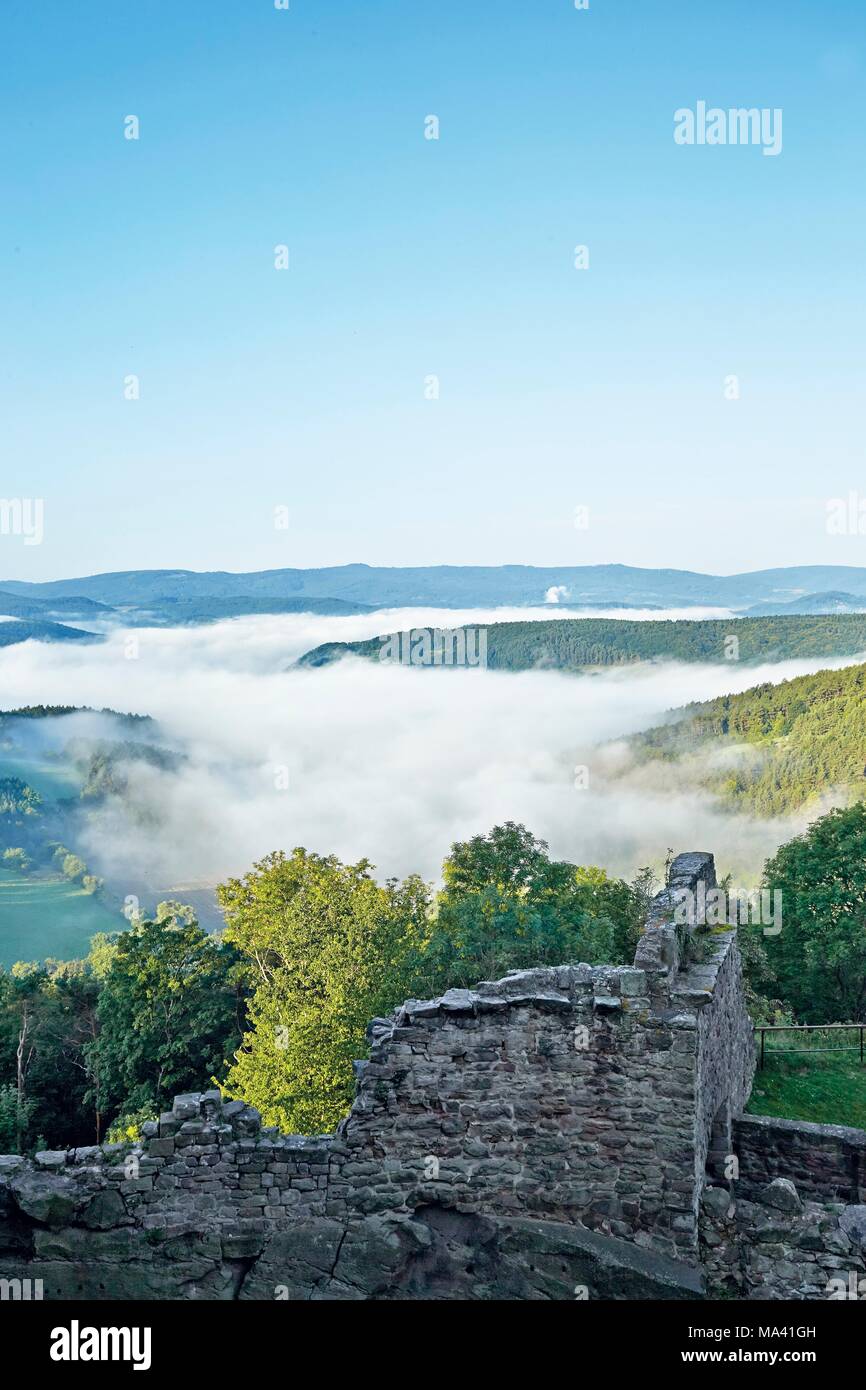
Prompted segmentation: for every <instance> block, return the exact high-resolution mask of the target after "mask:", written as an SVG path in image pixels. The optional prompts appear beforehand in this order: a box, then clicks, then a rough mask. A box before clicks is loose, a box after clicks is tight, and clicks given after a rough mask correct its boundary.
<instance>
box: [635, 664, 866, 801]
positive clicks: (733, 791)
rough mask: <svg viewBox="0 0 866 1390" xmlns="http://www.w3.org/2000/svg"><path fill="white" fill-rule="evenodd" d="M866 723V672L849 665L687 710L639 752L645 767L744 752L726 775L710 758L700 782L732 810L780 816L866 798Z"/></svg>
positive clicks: (652, 733) (651, 733)
mask: <svg viewBox="0 0 866 1390" xmlns="http://www.w3.org/2000/svg"><path fill="white" fill-rule="evenodd" d="M864 720H866V666H849V667H846V668H845V669H843V670H841V671H818V672H816V673H815V674H814V675H811V676H798V677H797V678H796V679H795V680H790V681H782V682H781V684H779V685H771V684H769V683H767V684H763V685H757V686H754V687H753V688H752V689H751V690H746V691H744V692H743V693H742V694H740V695H725V696H722V697H721V698H719V699H716V700H708V701H706V702H704V703H702V704H697V705H690V706H687V707H685V708H684V709H683V710H680V711H678V718H676V719H675V720H674V721H673V722H671V723H668V724H665V725H662V726H660V727H659V728H657V729H650V730H647V731H646V732H645V733H642V734H638V735H636V736H635V737H634V738H633V739H632V740H631V747H632V750H633V752H634V753H635V755H636V756H637V758H638V759H639V760H642V761H647V760H651V759H664V760H676V759H683V758H688V757H689V756H691V755H695V754H701V753H704V752H710V753H715V752H717V751H720V750H723V749H725V748H730V749H731V750H732V751H733V750H735V749H740V750H741V756H740V757H739V758H737V759H736V760H734V761H729V765H728V767H727V768H723V769H721V770H720V769H719V766H718V761H719V760H718V759H714V760H713V762H710V760H707V759H704V760H703V762H701V763H700V764H698V765H697V766H696V767H695V770H694V774H693V775H694V780H697V781H698V782H699V783H700V784H701V785H703V786H706V787H707V788H709V789H710V790H713V791H715V792H717V793H718V794H719V795H721V796H722V797H723V798H724V799H725V800H727V801H729V802H730V803H731V804H732V805H736V806H738V807H741V808H743V809H747V810H750V811H754V812H755V813H756V814H758V815H763V816H770V815H779V814H782V813H784V812H787V811H790V810H794V809H796V808H798V807H800V806H803V805H805V804H807V803H809V802H810V801H814V800H815V799H816V798H818V797H819V796H822V795H824V796H826V795H827V794H828V793H830V792H836V793H837V794H841V795H843V796H845V797H846V798H847V799H850V798H854V797H858V796H861V795H862V794H863V791H864V776H866V751H864V746H863V739H862V735H861V730H862V728H863V725H864Z"/></svg>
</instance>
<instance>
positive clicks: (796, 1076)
mask: <svg viewBox="0 0 866 1390" xmlns="http://www.w3.org/2000/svg"><path fill="white" fill-rule="evenodd" d="M847 1037H848V1041H849V1042H850V1043H855V1042H856V1045H857V1049H858V1050H857V1051H854V1052H843V1053H840V1054H839V1056H838V1057H833V1056H831V1057H828V1056H815V1055H812V1056H810V1055H808V1054H807V1055H805V1056H800V1057H780V1056H778V1055H776V1056H773V1054H772V1052H770V1051H768V1052H767V1057H766V1065H765V1066H764V1069H763V1071H757V1072H755V1084H754V1086H753V1087H752V1097H751V1100H750V1101H749V1104H748V1106H747V1110H748V1112H749V1113H750V1114H752V1115H777V1116H780V1117H781V1118H783V1119H786V1120H812V1121H813V1122H814V1123H815V1124H830V1125H854V1126H855V1127H856V1128H858V1129H866V1064H864V1065H863V1066H861V1065H860V1053H859V1046H860V1042H859V1036H858V1035H857V1034H856V1033H850V1034H848V1035H847ZM790 1045H791V1046H794V1045H795V1044H793V1043H791V1044H790ZM825 1045H826V1044H825Z"/></svg>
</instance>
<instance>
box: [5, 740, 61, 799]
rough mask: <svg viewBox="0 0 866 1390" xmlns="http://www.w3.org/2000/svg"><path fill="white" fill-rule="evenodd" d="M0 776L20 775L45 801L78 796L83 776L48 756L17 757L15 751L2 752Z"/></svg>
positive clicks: (30, 755)
mask: <svg viewBox="0 0 866 1390" xmlns="http://www.w3.org/2000/svg"><path fill="white" fill-rule="evenodd" d="M0 777H20V778H21V780H22V782H26V783H27V784H28V786H31V787H32V788H33V790H34V791H37V792H38V793H39V795H40V796H41V797H42V798H43V799H44V800H45V801H59V800H61V799H62V798H63V797H67V796H78V793H79V792H80V790H81V778H80V777H79V776H78V775H77V774H76V773H75V772H74V771H73V770H72V768H70V767H68V766H67V765H65V764H63V763H61V762H54V761H51V760H50V759H47V758H34V757H33V755H32V754H29V755H28V756H27V757H16V756H15V754H14V753H2V752H0Z"/></svg>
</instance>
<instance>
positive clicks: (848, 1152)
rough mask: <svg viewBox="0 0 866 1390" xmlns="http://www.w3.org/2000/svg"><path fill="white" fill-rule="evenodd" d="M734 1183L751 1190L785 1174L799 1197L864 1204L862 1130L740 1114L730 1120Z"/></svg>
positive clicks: (865, 1167) (864, 1141)
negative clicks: (735, 1171) (736, 1172)
mask: <svg viewBox="0 0 866 1390" xmlns="http://www.w3.org/2000/svg"><path fill="white" fill-rule="evenodd" d="M733 1152H735V1153H736V1155H737V1159H738V1162H739V1178H738V1187H739V1190H740V1191H741V1192H743V1194H744V1195H747V1196H748V1195H749V1194H750V1193H751V1192H752V1191H753V1190H754V1189H755V1188H756V1187H760V1186H761V1185H762V1184H765V1183H767V1182H769V1180H770V1179H771V1178H789V1179H790V1180H791V1181H792V1182H793V1183H795V1184H796V1186H797V1190H798V1192H799V1193H800V1194H801V1196H804V1197H812V1198H818V1199H820V1200H822V1201H833V1202H854V1203H857V1202H860V1203H866V1132H864V1131H863V1130H862V1129H848V1128H846V1126H844V1125H812V1124H807V1123H806V1122H805V1121H795V1120H777V1119H774V1118H771V1117H769V1116H765V1115H743V1116H741V1117H740V1118H739V1119H738V1120H737V1121H736V1122H735V1124H734V1144H733Z"/></svg>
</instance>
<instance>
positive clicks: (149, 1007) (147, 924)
mask: <svg viewBox="0 0 866 1390" xmlns="http://www.w3.org/2000/svg"><path fill="white" fill-rule="evenodd" d="M111 945H112V946H113V949H106V943H105V941H104V939H101V940H99V941H97V942H96V959H95V968H96V969H97V970H98V971H99V972H100V975H101V990H100V995H99V1004H98V1008H97V1015H98V1023H99V1032H98V1036H97V1037H96V1039H95V1040H94V1041H93V1042H92V1043H91V1044H90V1045H89V1046H88V1048H87V1049H86V1055H87V1062H88V1066H89V1068H90V1072H91V1076H92V1077H93V1078H94V1079H93V1082H92V1085H91V1090H90V1095H91V1097H93V1096H94V1095H95V1093H96V1091H97V1089H98V1091H99V1094H100V1105H101V1109H102V1110H103V1111H104V1112H105V1113H107V1114H109V1115H113V1116H116V1115H119V1114H124V1115H126V1114H134V1113H136V1112H139V1111H141V1110H144V1109H147V1110H149V1111H151V1112H153V1111H157V1110H160V1109H162V1108H164V1107H165V1105H166V1104H167V1102H168V1101H169V1100H170V1099H171V1098H172V1096H174V1095H175V1093H177V1092H180V1091H189V1090H200V1089H201V1086H202V1084H203V1083H204V1082H206V1081H207V1080H208V1078H209V1077H210V1076H211V1075H212V1074H213V1073H214V1072H215V1071H220V1072H221V1071H222V1069H223V1067H224V1065H225V1059H226V1058H227V1057H228V1056H229V1055H230V1054H231V1052H232V1051H233V1050H234V1048H235V1047H237V1045H238V1042H239V1040H240V1036H241V1031H242V1028H243V1020H244V990H243V986H242V983H241V980H240V978H239V974H238V971H237V969H236V967H237V953H236V952H235V950H234V949H233V947H231V946H230V945H228V944H226V943H225V942H223V941H221V940H219V939H217V938H215V937H213V936H209V935H208V934H207V932H205V931H203V930H202V929H201V927H199V926H198V924H197V923H196V922H195V920H194V917H193V914H192V910H191V909H185V908H179V907H178V905H177V904H175V903H162V904H160V906H159V908H158V909H157V913H156V917H155V919H154V920H153V921H141V922H137V923H136V924H135V925H134V926H133V927H132V928H131V929H130V930H129V931H125V932H121V933H120V935H119V936H118V937H117V940H116V941H115V942H113V943H111Z"/></svg>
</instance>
